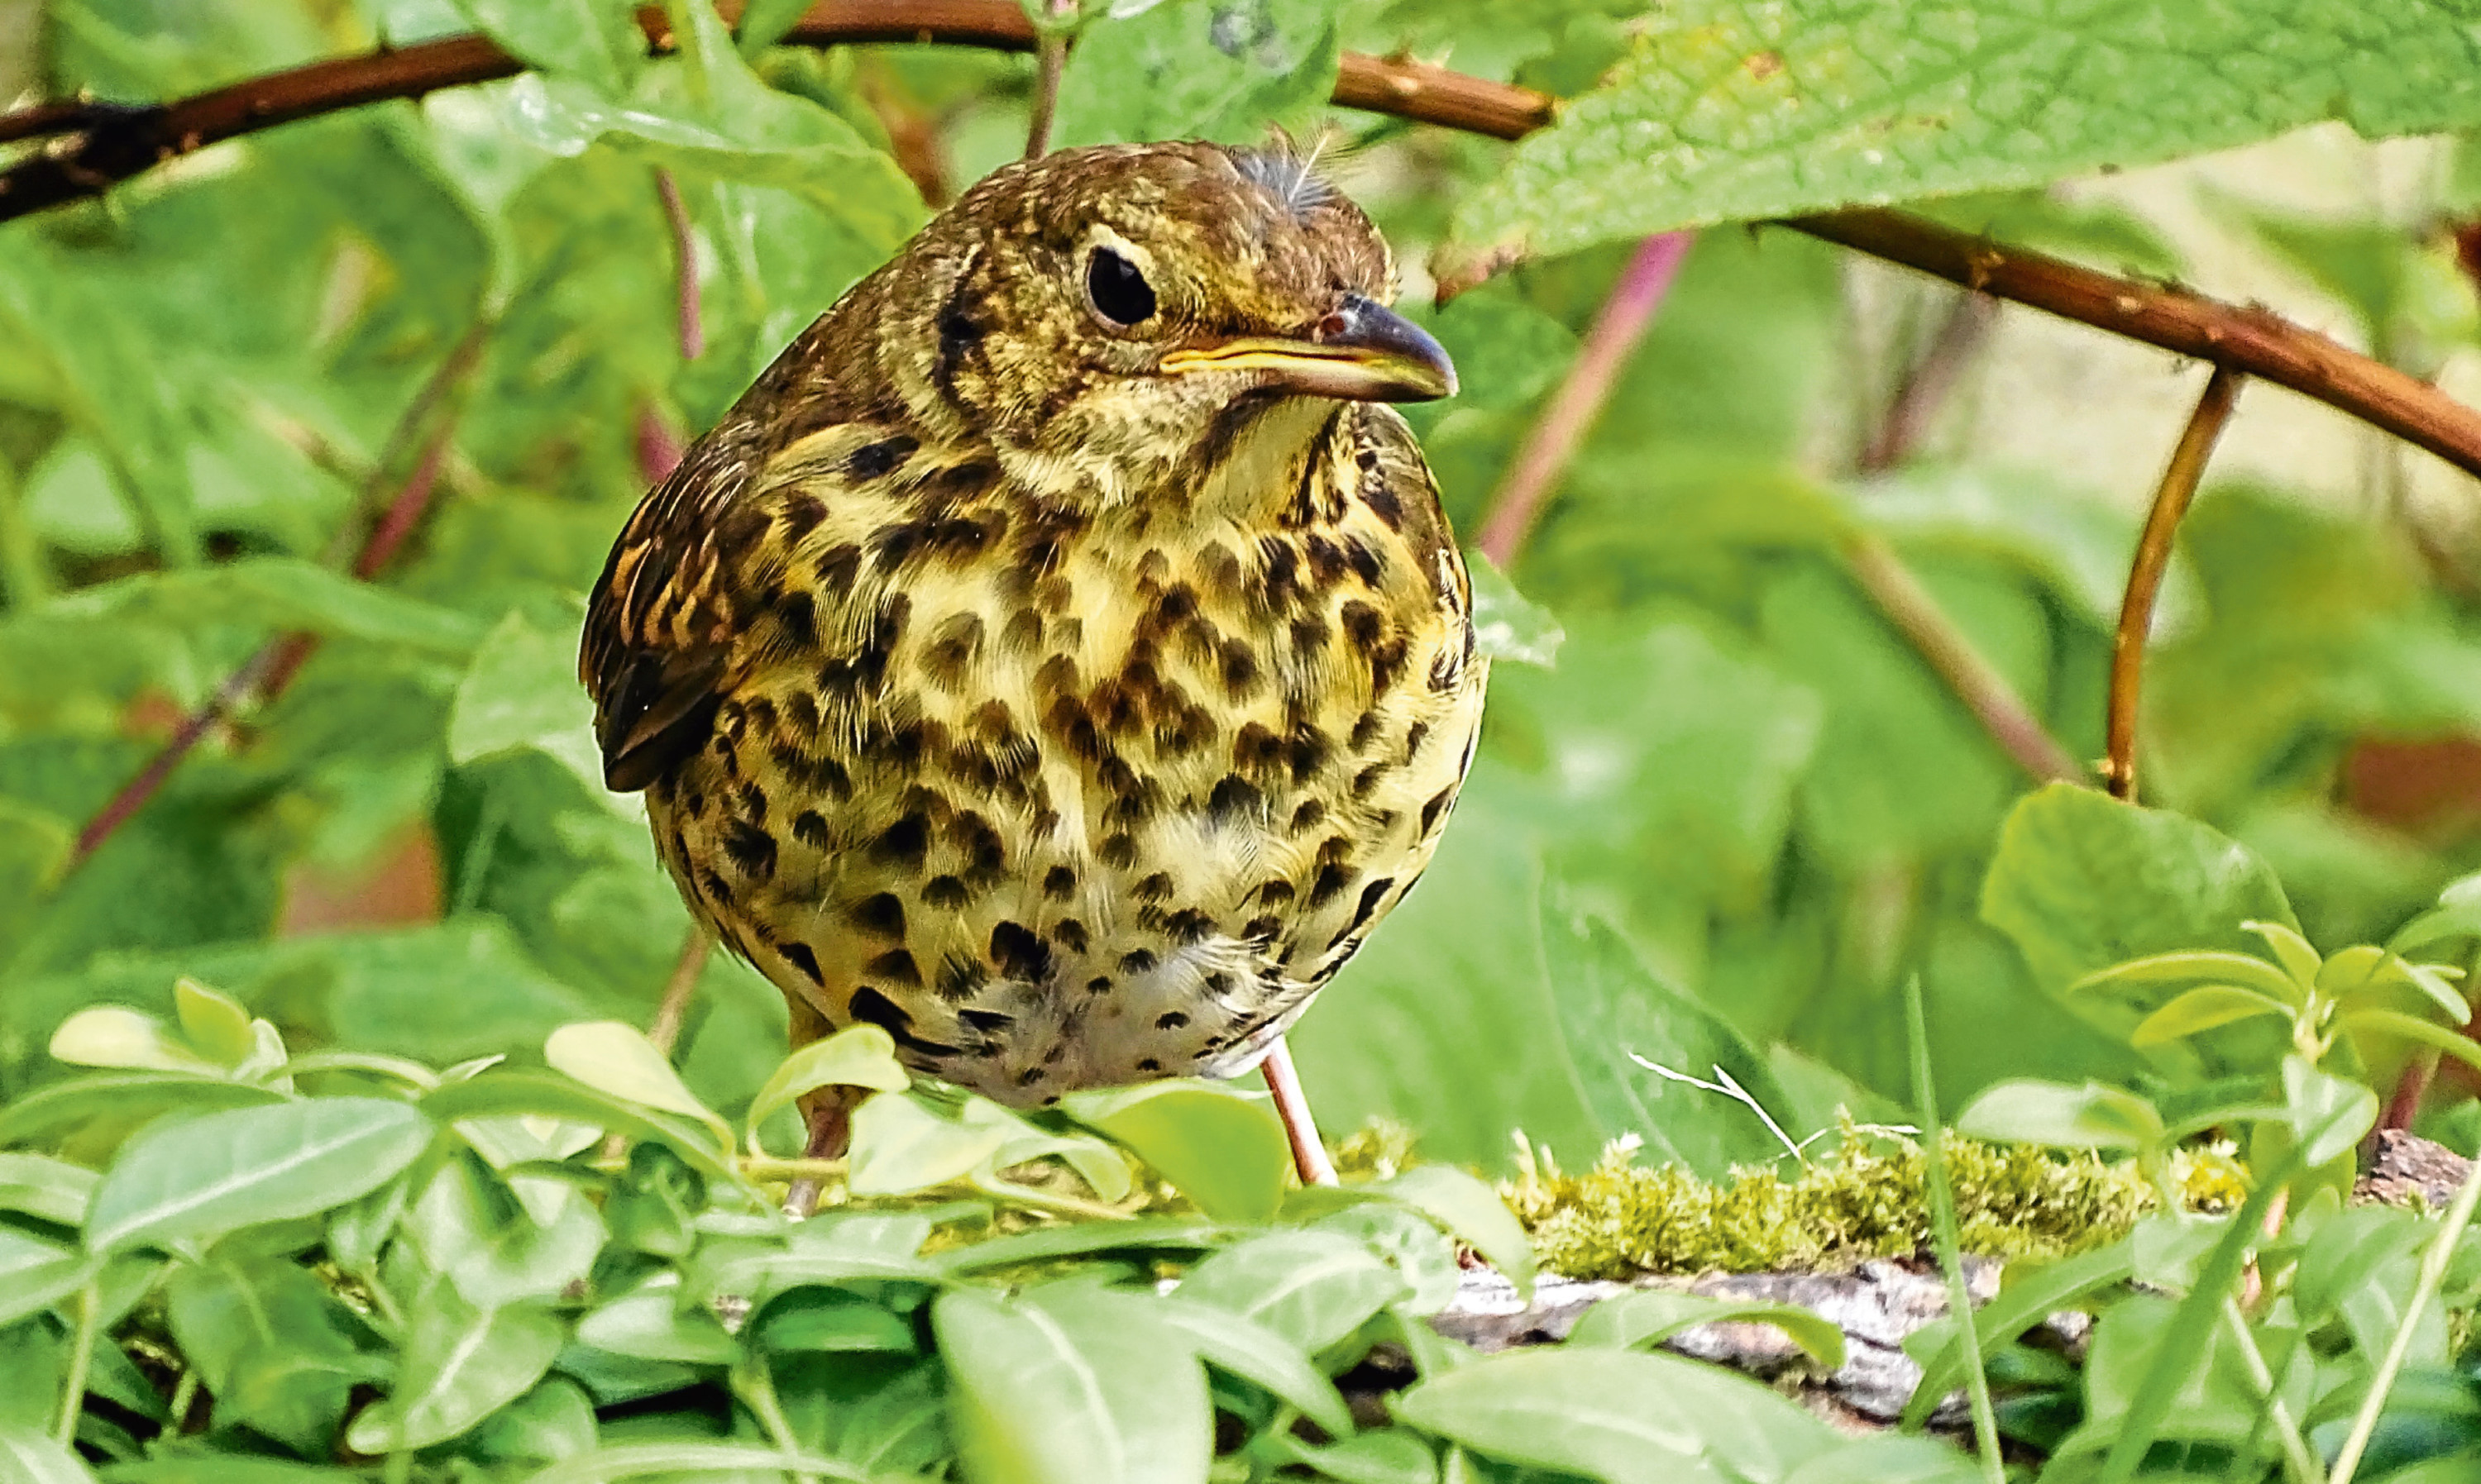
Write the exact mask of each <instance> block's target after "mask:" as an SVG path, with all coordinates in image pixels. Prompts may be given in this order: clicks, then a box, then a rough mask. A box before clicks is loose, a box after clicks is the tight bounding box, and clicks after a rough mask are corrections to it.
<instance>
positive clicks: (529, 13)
mask: <svg viewBox="0 0 2481 1484" xmlns="http://www.w3.org/2000/svg"><path fill="white" fill-rule="evenodd" d="M455 4H456V6H457V10H458V12H460V13H462V14H463V15H464V16H465V18H466V19H467V20H469V21H471V22H472V23H473V24H474V26H475V28H476V29H478V30H480V31H482V32H483V34H484V35H486V36H488V37H490V39H492V40H495V41H497V42H499V43H500V44H501V45H502V46H504V47H506V48H508V50H509V55H511V56H513V57H515V58H517V59H518V60H519V61H521V62H523V63H525V64H526V65H528V66H530V67H537V68H540V69H541V70H543V71H545V72H549V73H551V74H553V75H555V76H570V77H575V78H577V79H578V80H580V81H581V82H585V83H587V84H589V85H590V86H592V87H595V88H599V89H601V90H603V91H606V92H618V91H620V90H621V89H623V88H625V87H627V86H628V84H629V80H630V79H631V78H632V77H634V76H636V75H637V73H638V70H639V68H640V66H641V65H643V64H644V62H645V58H646V38H645V35H644V33H642V32H640V30H639V29H638V22H637V14H636V11H637V8H636V7H635V6H634V5H631V4H629V3H628V0H455Z"/></svg>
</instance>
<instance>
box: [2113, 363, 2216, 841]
mask: <svg viewBox="0 0 2481 1484" xmlns="http://www.w3.org/2000/svg"><path fill="white" fill-rule="evenodd" d="M2240 380H2241V378H2240V374H2239V373H2238V372H2236V371H2233V370H2232V368H2230V367H2229V366H2217V367H2215V368H2214V375H2213V378H2212V379H2211V380H2209V381H2207V383H2206V391H2205V395H2203V396H2201V397H2199V398H2198V399H2197V410H2196V411H2194V412H2192V413H2190V414H2188V426H2187V428H2186V429H2184V430H2181V434H2180V443H2179V446H2178V447H2176V448H2174V449H2173V450H2172V451H2171V462H2170V463H2169V464H2167V465H2165V466H2164V467H2163V470H2162V482H2161V483H2160V484H2159V485H2158V486H2156V487H2155V491H2154V507H2153V508H2152V509H2151V510H2149V511H2148V512H2147V513H2146V516H2145V531H2144V534H2141V535H2139V536H2138V537H2137V538H2136V560H2135V561H2134V562H2132V563H2131V564H2130V565H2129V566H2128V596H2127V597H2126V598H2125V599H2124V600H2123V601H2122V602H2121V603H2120V606H2119V632H2118V633H2117V634H2116V635H2114V636H2113V637H2112V639H2111V646H2110V711H2109V733H2110V741H2109V748H2110V760H2109V761H2108V762H2107V763H2104V764H2103V765H2102V776H2103V779H2104V781H2105V782H2107V783H2108V784H2109V785H2110V796H2111V797H2113V798H2123V799H2126V800H2128V802H2130V803H2134V802H2135V801H2136V691H2137V684H2138V682H2139V681H2140V680H2141V679H2143V677H2144V669H2145V641H2146V639H2147V638H2148V637H2149V636H2151V635H2152V634H2153V632H2154V599H2155V596H2156V595H2157V594H2159V593H2160V592H2161V590H2162V576H2163V574H2164V573H2165V572H2167V571H2169V570H2170V567H2171V539H2172V537H2173V536H2175V535H2177V534H2179V533H2180V519H2181V516H2183V515H2185V514H2187V513H2188V502H2189V501H2190V500H2192V499H2194V498H2195V497H2196V494H2197V482H2198V481H2200V480H2202V479H2204V478H2205V475H2206V460H2207V459H2208V458H2210V457H2212V456H2213V453H2214V442H2215V440H2216V439H2218V438H2220V437H2221V436H2222V435H2223V425H2224V424H2226V423H2228V422H2230V421H2231V420H2232V404H2233V402H2235V401H2237V400H2238V398H2239V394H2240Z"/></svg>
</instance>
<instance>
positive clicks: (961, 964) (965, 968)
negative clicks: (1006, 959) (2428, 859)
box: [939, 953, 991, 1004]
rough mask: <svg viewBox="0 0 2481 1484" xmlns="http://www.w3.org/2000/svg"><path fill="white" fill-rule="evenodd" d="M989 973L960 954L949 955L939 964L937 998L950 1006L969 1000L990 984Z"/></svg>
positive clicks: (977, 963) (975, 962)
mask: <svg viewBox="0 0 2481 1484" xmlns="http://www.w3.org/2000/svg"><path fill="white" fill-rule="evenodd" d="M990 977H991V976H990V971H989V970H987V969H984V968H983V967H982V966H981V965H980V964H979V962H977V961H975V960H974V959H973V958H971V957H969V956H967V955H965V954H962V953H951V954H949V955H948V956H947V957H946V958H944V959H942V960H940V963H939V998H940V999H942V1000H945V1001H947V1002H950V1003H951V1004H953V1003H955V1002H958V1001H961V1000H970V999H972V998H973V997H974V996H975V995H977V994H979V993H980V992H981V988H982V986H983V985H984V984H987V983H989V982H990Z"/></svg>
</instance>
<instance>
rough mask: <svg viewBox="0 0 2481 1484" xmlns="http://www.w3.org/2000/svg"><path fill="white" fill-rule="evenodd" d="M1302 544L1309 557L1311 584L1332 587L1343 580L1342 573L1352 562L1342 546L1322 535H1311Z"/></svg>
mask: <svg viewBox="0 0 2481 1484" xmlns="http://www.w3.org/2000/svg"><path fill="white" fill-rule="evenodd" d="M1302 544H1303V546H1304V547H1305V548H1306V549H1307V552H1308V556H1309V559H1310V581H1311V582H1312V583H1313V584H1315V585H1316V586H1320V587H1332V586H1335V585H1336V584H1338V583H1340V582H1342V581H1344V574H1345V571H1346V569H1348V568H1349V567H1350V566H1351V565H1352V562H1351V559H1349V558H1347V557H1346V556H1345V552H1344V548H1343V547H1342V546H1340V545H1338V544H1337V543H1336V542H1334V541H1331V540H1328V539H1327V538H1326V537H1325V536H1323V535H1313V536H1311V537H1310V538H1309V539H1308V540H1307V541H1305V542H1303V543H1302Z"/></svg>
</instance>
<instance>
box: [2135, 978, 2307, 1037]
mask: <svg viewBox="0 0 2481 1484" xmlns="http://www.w3.org/2000/svg"><path fill="white" fill-rule="evenodd" d="M2290 1013H2291V1007H2290V1006H2289V1005H2287V1004H2285V1003H2284V1002H2282V1001H2280V1000H2275V999H2272V998H2270V997H2268V996H2265V995H2260V994H2259V993H2257V992H2256V991H2254V990H2247V989H2239V988H2236V987H2234V986H2233V985H2230V984H2207V985H2205V986H2203V987H2201V988H2197V989H2192V990H2188V991H2187V992H2185V993H2183V994H2181V996H2180V998H2178V999H2176V1000H2174V1001H2172V1002H2170V1003H2169V1004H2166V1005H2164V1006H2163V1007H2162V1008H2160V1009H2158V1010H2156V1011H2155V1012H2154V1013H2153V1014H2151V1015H2148V1016H2147V1017H2145V1019H2143V1020H2142V1021H2139V1022H2138V1023H2137V1026H2136V1028H2135V1029H2134V1030H2132V1031H2130V1032H2129V1033H2128V1044H2130V1045H2132V1046H2159V1045H2161V1044H2162V1043H2163V1042H2165V1041H2177V1040H2179V1039H2180V1038H2181V1037H2182V1036H2191V1035H2195V1034H2196V1033H2197V1032H2198V1031H2200V1030H2211V1029H2213V1028H2215V1027H2216V1026H2228V1025H2230V1024H2232V1023H2233V1021H2241V1020H2247V1019H2248V1018H2250V1017H2251V1016H2255V1015H2282V1016H2288V1015H2289V1014H2290Z"/></svg>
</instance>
